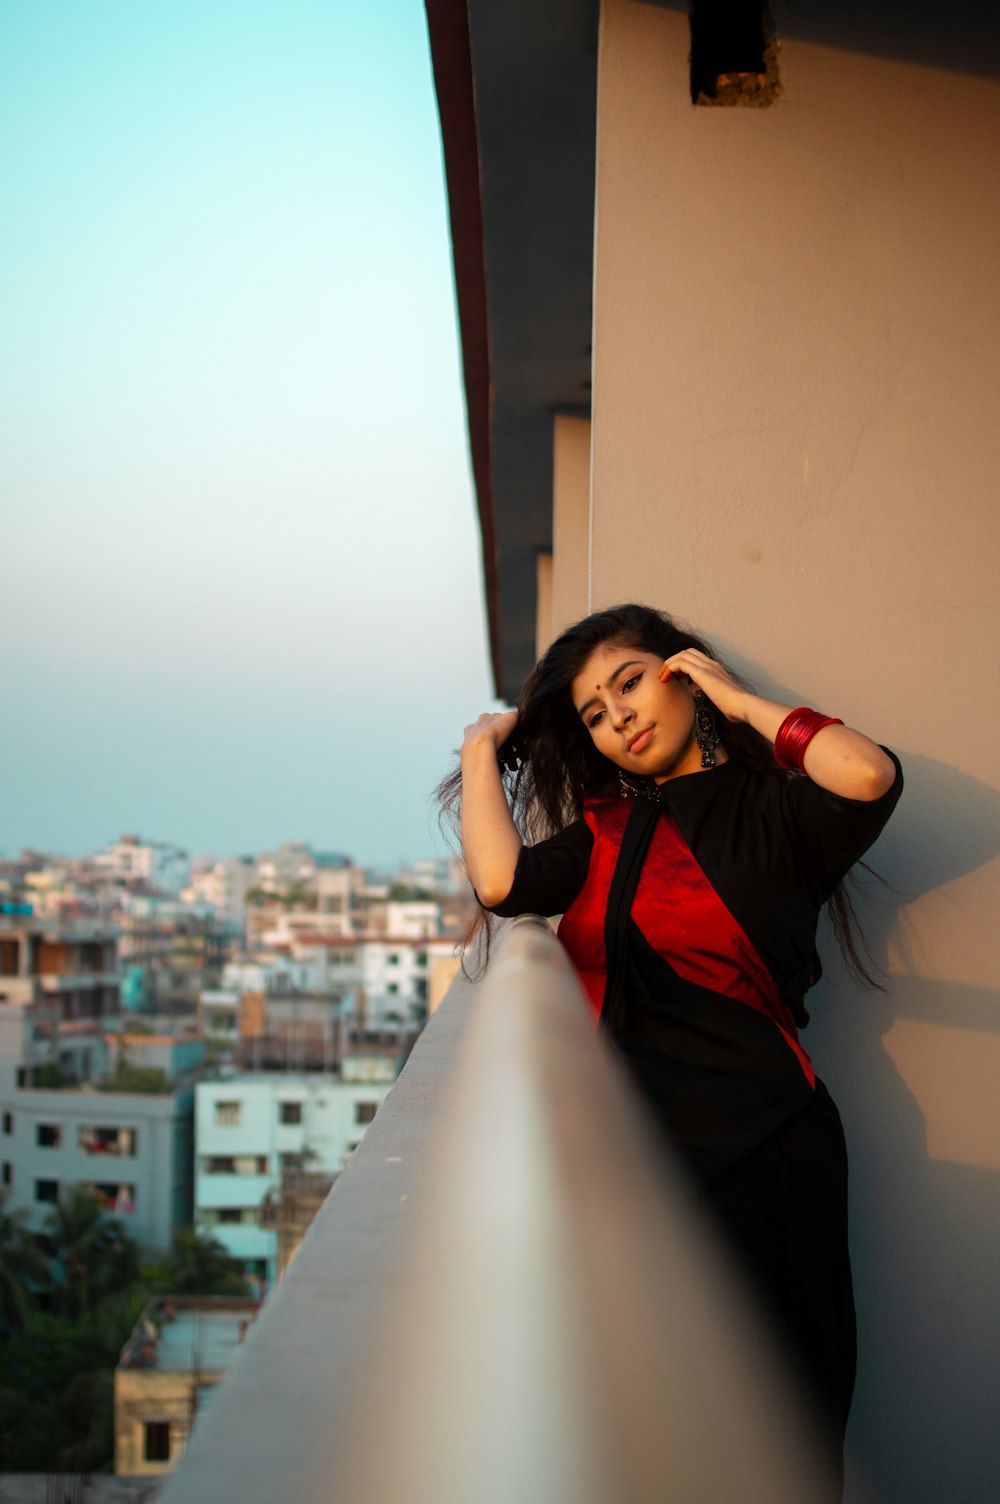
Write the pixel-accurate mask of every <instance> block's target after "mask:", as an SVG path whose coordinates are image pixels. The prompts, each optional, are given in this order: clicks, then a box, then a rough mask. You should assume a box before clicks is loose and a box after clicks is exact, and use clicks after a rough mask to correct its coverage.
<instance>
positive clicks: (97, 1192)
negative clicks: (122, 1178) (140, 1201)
mask: <svg viewBox="0 0 1000 1504" xmlns="http://www.w3.org/2000/svg"><path fill="white" fill-rule="evenodd" d="M87 1190H88V1191H90V1193H91V1194H92V1195H93V1197H94V1199H95V1200H96V1202H97V1204H98V1206H99V1207H100V1209H101V1211H102V1212H114V1214H115V1215H116V1216H122V1215H123V1214H125V1213H127V1212H134V1211H135V1186H134V1185H120V1184H119V1183H118V1181H116V1180H104V1181H100V1182H92V1183H91V1184H90V1185H88V1186H87Z"/></svg>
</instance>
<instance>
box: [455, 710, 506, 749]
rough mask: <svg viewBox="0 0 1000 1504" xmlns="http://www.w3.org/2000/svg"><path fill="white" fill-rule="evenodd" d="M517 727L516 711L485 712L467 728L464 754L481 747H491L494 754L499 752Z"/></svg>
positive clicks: (463, 744) (463, 745)
mask: <svg viewBox="0 0 1000 1504" xmlns="http://www.w3.org/2000/svg"><path fill="white" fill-rule="evenodd" d="M516 725H517V711H516V710H500V711H489V710H486V711H484V712H483V714H482V715H481V716H479V717H478V718H477V719H476V720H474V721H473V722H472V725H471V726H466V728H465V739H464V741H463V742H462V751H463V753H464V752H468V751H470V750H471V749H472V748H473V747H477V746H480V745H485V746H490V747H492V749H493V751H494V752H497V751H499V749H500V747H501V746H502V745H503V743H504V742H505V741H506V740H507V738H508V737H509V736H510V735H511V734H512V733H513V730H514V727H515V726H516Z"/></svg>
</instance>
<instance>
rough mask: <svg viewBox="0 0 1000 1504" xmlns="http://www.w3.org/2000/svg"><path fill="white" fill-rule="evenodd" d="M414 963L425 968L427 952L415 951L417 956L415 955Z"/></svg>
mask: <svg viewBox="0 0 1000 1504" xmlns="http://www.w3.org/2000/svg"><path fill="white" fill-rule="evenodd" d="M416 963H417V965H418V966H426V965H427V952H426V951H425V950H418V951H417V954H416Z"/></svg>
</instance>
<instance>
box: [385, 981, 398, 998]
mask: <svg viewBox="0 0 1000 1504" xmlns="http://www.w3.org/2000/svg"><path fill="white" fill-rule="evenodd" d="M385 990H386V992H388V993H391V994H392V995H393V996H395V995H396V993H397V992H398V991H399V983H398V982H390V983H389V985H388V987H387V988H386V989H385Z"/></svg>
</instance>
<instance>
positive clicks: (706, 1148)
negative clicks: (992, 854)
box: [446, 605, 902, 1458]
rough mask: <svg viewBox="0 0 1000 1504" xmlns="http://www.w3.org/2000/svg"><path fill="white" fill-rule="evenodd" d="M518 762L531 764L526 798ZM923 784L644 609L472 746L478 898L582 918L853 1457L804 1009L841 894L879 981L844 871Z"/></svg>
mask: <svg viewBox="0 0 1000 1504" xmlns="http://www.w3.org/2000/svg"><path fill="white" fill-rule="evenodd" d="M504 766H506V767H507V768H508V769H510V770H511V771H513V770H514V769H515V768H516V777H515V779H514V782H513V787H512V789H511V802H508V797H507V790H506V787H505V783H504V773H503V768H504ZM901 784H902V778H901V773H900V769H899V764H898V762H897V760H896V758H895V757H894V756H893V755H892V754H891V753H889V752H887V751H886V750H885V749H883V748H881V747H879V746H877V745H876V744H875V743H874V742H872V741H870V740H869V739H868V737H866V736H864V735H862V734H861V732H859V731H852V730H850V729H849V728H848V727H846V726H845V725H844V724H843V723H842V722H841V721H839V720H833V719H831V718H830V717H826V716H821V715H819V714H817V713H816V712H814V711H809V710H807V709H805V708H803V707H799V708H798V709H796V708H793V707H790V706H787V705H780V704H778V703H776V702H774V701H771V700H766V699H762V698H761V697H760V696H758V695H755V694H753V693H751V691H750V690H749V689H747V688H746V687H745V686H744V685H742V684H740V683H739V682H738V681H737V680H736V678H735V677H734V676H733V675H732V674H731V673H729V672H728V671H727V669H726V668H725V667H724V666H723V665H722V664H721V663H720V662H719V661H718V660H717V659H716V658H715V657H714V655H713V654H712V652H711V650H710V649H709V648H708V646H707V645H706V643H704V642H703V641H701V640H700V639H699V638H697V637H696V636H694V635H693V634H692V633H691V632H689V631H686V630H684V629H682V628H680V627H679V626H678V625H677V624H675V623H674V622H673V621H672V620H671V618H670V617H669V616H667V615H665V614H664V613H662V612H658V611H654V610H652V609H651V608H649V607H645V606H637V605H628V606H621V607H617V608H615V609H612V610H609V611H602V612H598V613H597V614H595V615H593V616H589V617H587V618H586V619H585V620H584V621H581V622H579V623H577V624H576V625H575V626H573V627H570V628H569V629H568V630H567V631H566V632H564V633H563V634H562V636H560V637H559V638H558V639H557V640H556V641H555V642H554V643H553V644H552V646H551V647H550V648H549V649H548V651H547V652H546V653H545V655H544V657H543V658H542V660H541V662H540V663H539V664H538V666H537V668H536V669H535V670H534V672H533V673H532V674H531V675H530V676H529V678H528V680H527V682H526V684H525V687H524V690H523V692H522V694H521V697H520V699H519V702H518V707H517V709H516V710H512V711H506V712H503V713H501V714H497V715H490V714H487V715H481V716H480V717H479V719H478V720H477V721H476V722H475V723H474V725H472V726H468V727H467V728H466V732H465V741H464V745H463V747H462V758H461V774H460V794H461V823H462V845H463V850H464V854H465V860H466V864H467V867H468V871H469V876H470V878H471V880H472V883H473V886H474V888H475V890H476V894H477V897H478V899H479V901H480V903H481V905H482V906H483V908H484V909H486V910H488V911H490V912H492V913H494V914H498V915H503V916H508V915H515V914H521V913H526V912H530V913H540V914H546V915H552V914H561V915H562V916H563V917H562V920H561V923H560V926H559V936H560V939H561V940H562V942H563V944H564V945H565V947H566V949H567V951H568V952H569V955H570V958H571V959H572V961H573V963H574V965H575V967H576V969H577V971H578V973H579V975H580V978H581V980H582V982H583V984H584V987H585V989H586V991H587V993H588V995H589V997H590V1000H591V1003H592V1005H593V1007H594V1010H595V1012H596V1013H597V1016H598V1018H599V1022H600V1024H601V1026H602V1027H603V1028H604V1029H605V1030H606V1032H607V1035H608V1037H609V1038H610V1040H611V1041H612V1042H613V1044H614V1046H615V1048H616V1049H617V1051H618V1052H619V1054H620V1055H621V1057H622V1059H623V1060H624V1062H625V1064H626V1066H627V1067H628V1069H629V1071H630V1073H631V1074H632V1076H633V1078H634V1080H635V1082H636V1084H637V1086H638V1087H639V1089H640V1091H641V1092H642V1094H643V1096H644V1098H645V1099H646V1101H647V1102H648V1104H649V1106H650V1108H651V1109H652V1112H653V1114H654V1116H655V1119H656V1121H657V1122H658V1124H659V1125H660V1127H661V1128H662V1130H663V1132H664V1133H665V1135H666V1137H667V1139H668V1141H669V1143H670V1145H671V1146H672V1148H673V1150H674V1151H675V1153H676V1154H677V1155H678V1156H679V1157H680V1160H681V1162H682V1164H683V1165H684V1166H685V1167H686V1168H687V1170H688V1172H689V1173H690V1175H691V1176H692V1177H693V1179H694V1181H695V1184H696V1186H697V1187H698V1189H699V1191H700V1192H701V1193H702V1196H703V1199H704V1202H705V1205H706V1207H707V1208H708V1209H709V1210H710V1212H711V1213H712V1214H713V1215H714V1217H715V1218H716V1220H717V1222H718V1225H719V1227H720V1228H721V1230H722V1233H723V1235H724V1237H725V1238H726V1240H727V1241H728V1243H729V1244H730V1246H731V1247H732V1249H733V1250H734V1252H735V1255H736V1257H737V1259H738V1261H739V1262H740V1263H741V1265H742V1266H743V1268H744V1269H745V1270H746V1271H747V1273H748V1274H749V1276H750V1279H751V1280H752V1281H753V1282H754V1284H755V1285H756V1287H757V1289H758V1291H759V1293H760V1295H761V1298H762V1300H763V1302H764V1305H765V1307H766V1308H767V1309H768V1310H769V1311H770V1312H771V1315H772V1318H773V1320H774V1322H775V1324H776V1326H777V1328H778V1330H779V1331H780V1332H781V1333H782V1334H783V1337H784V1339H785V1341H786V1344H787V1347H788V1350H789V1353H790V1356H791V1358H792V1361H793V1363H795V1364H796V1365H797V1366H798V1370H799V1372H800V1374H801V1376H802V1381H803V1384H804V1387H805V1388H806V1390H807V1392H809V1393H811V1395H812V1397H813V1399H814V1401H815V1403H816V1405H817V1407H818V1410H819V1412H820V1414H821V1417H822V1419H823V1421H824V1423H825V1426H826V1428H827V1430H828V1433H829V1435H830V1437H831V1442H832V1444H833V1450H834V1454H835V1456H837V1457H838V1458H839V1455H840V1449H841V1446H842V1442H843V1432H844V1427H845V1425H846V1421H847V1413H848V1409H849V1407H850V1401H851V1392H852V1389H853V1384H854V1369H855V1323H854V1304H853V1299H852V1294H851V1276H850V1266H849V1263H848V1253H847V1162H846V1154H845V1149H844V1139H843V1133H842V1130H841V1126H840V1119H839V1117H838V1114H837V1109H836V1107H835V1106H834V1104H833V1102H832V1100H831V1098H830V1096H829V1094H828V1092H827V1091H826V1088H825V1087H824V1086H823V1084H822V1082H821V1081H819V1080H818V1078H817V1077H816V1075H815V1073H814V1071H813V1068H812V1064H811V1062H810V1060H809V1057H808V1055H807V1054H806V1052H805V1051H804V1049H803V1048H802V1046H801V1044H800V1043H799V1039H798V1030H799V1028H800V1027H801V1026H803V1025H804V1024H805V1023H806V1022H807V1014H806V1011H805V1008H804V1006H803V997H804V994H805V992H806V990H807V989H808V988H809V987H810V986H811V985H812V984H813V983H814V982H815V981H816V980H817V979H818V977H819V974H820V964H819V958H818V956H817V954H816V949H815V937H816V924H817V919H818V916H819V912H820V909H821V908H822V907H823V905H824V904H825V903H829V904H830V906H831V913H832V917H833V920H834V927H835V929H836V930H837V931H838V937H839V938H840V940H841V942H842V945H843V947H844V949H845V951H846V953H847V955H848V958H849V960H850V961H851V962H852V964H853V966H854V969H855V970H856V971H857V972H858V973H860V975H861V976H862V978H864V979H865V980H867V981H868V982H870V983H871V982H872V978H871V977H870V976H869V975H868V973H867V971H866V970H865V967H864V964H863V962H862V961H861V959H860V957H859V955H858V951H857V949H856V946H855V940H854V930H853V926H852V914H851V909H850V905H849V902H848V901H847V899H846V897H845V895H844V894H843V892H842V891H841V888H840V884H841V881H842V879H843V878H844V876H845V875H846V873H847V872H848V870H849V868H850V867H851V866H852V865H853V864H854V863H855V862H856V861H857V860H858V859H859V857H861V855H862V854H863V853H864V852H865V851H866V850H867V848H868V847H869V846H870V845H871V843H872V842H873V841H874V840H875V837H876V836H877V835H878V833H879V831H880V830H881V829H882V826H883V825H884V823H885V821H886V820H887V819H888V817H889V815H890V813H891V812H892V809H893V807H894V806H895V803H896V801H897V799H898V797H899V793H900V789H901ZM446 790H447V786H446ZM458 792H459V788H458V785H457V782H456V783H453V784H452V788H451V793H452V795H457V794H458ZM519 826H520V827H521V828H520V829H519ZM522 830H523V832H524V834H525V836H526V837H527V840H528V844H525V843H524V841H523V840H522V833H521V832H522ZM540 837H544V838H543V839H539V838H540ZM484 917H485V916H484ZM876 985H877V984H876Z"/></svg>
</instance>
